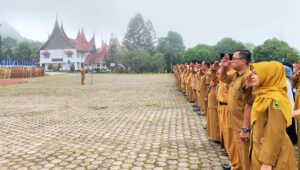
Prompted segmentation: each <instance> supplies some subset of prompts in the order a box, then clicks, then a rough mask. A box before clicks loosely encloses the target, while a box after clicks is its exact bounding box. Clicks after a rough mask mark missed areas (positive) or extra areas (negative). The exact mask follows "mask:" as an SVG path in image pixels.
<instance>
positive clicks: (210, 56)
mask: <svg viewBox="0 0 300 170" xmlns="http://www.w3.org/2000/svg"><path fill="white" fill-rule="evenodd" d="M183 58H184V61H185V62H191V61H193V60H197V61H199V60H200V61H203V60H208V61H215V60H219V58H218V56H216V55H215V54H214V53H212V52H211V51H210V50H208V49H206V48H200V47H195V48H190V49H188V50H186V51H185V53H184V55H183Z"/></svg>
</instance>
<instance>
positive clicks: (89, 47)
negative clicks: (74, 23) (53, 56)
mask: <svg viewBox="0 0 300 170" xmlns="http://www.w3.org/2000/svg"><path fill="white" fill-rule="evenodd" d="M70 40H71V41H72V42H73V43H74V44H75V45H76V47H78V48H79V49H80V50H81V51H93V50H94V46H95V36H94V35H93V37H92V38H91V40H90V41H89V42H88V41H87V40H86V38H85V35H84V32H83V30H82V31H81V32H80V31H78V34H77V36H76V39H70Z"/></svg>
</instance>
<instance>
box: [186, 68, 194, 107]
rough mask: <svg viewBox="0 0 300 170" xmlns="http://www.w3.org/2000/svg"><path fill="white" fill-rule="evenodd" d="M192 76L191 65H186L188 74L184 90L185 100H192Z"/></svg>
mask: <svg viewBox="0 0 300 170" xmlns="http://www.w3.org/2000/svg"><path fill="white" fill-rule="evenodd" d="M192 78H193V65H192V64H190V65H189V67H188V74H187V78H186V92H187V94H186V95H187V100H188V101H189V102H193V91H192Z"/></svg>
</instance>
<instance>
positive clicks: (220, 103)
mask: <svg viewBox="0 0 300 170" xmlns="http://www.w3.org/2000/svg"><path fill="white" fill-rule="evenodd" d="M219 105H221V106H224V105H227V103H225V102H219Z"/></svg>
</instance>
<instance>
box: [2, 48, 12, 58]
mask: <svg viewBox="0 0 300 170" xmlns="http://www.w3.org/2000/svg"><path fill="white" fill-rule="evenodd" d="M3 58H4V59H12V58H14V54H13V51H12V50H11V49H10V48H7V49H6V50H5V52H4V54H3Z"/></svg>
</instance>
